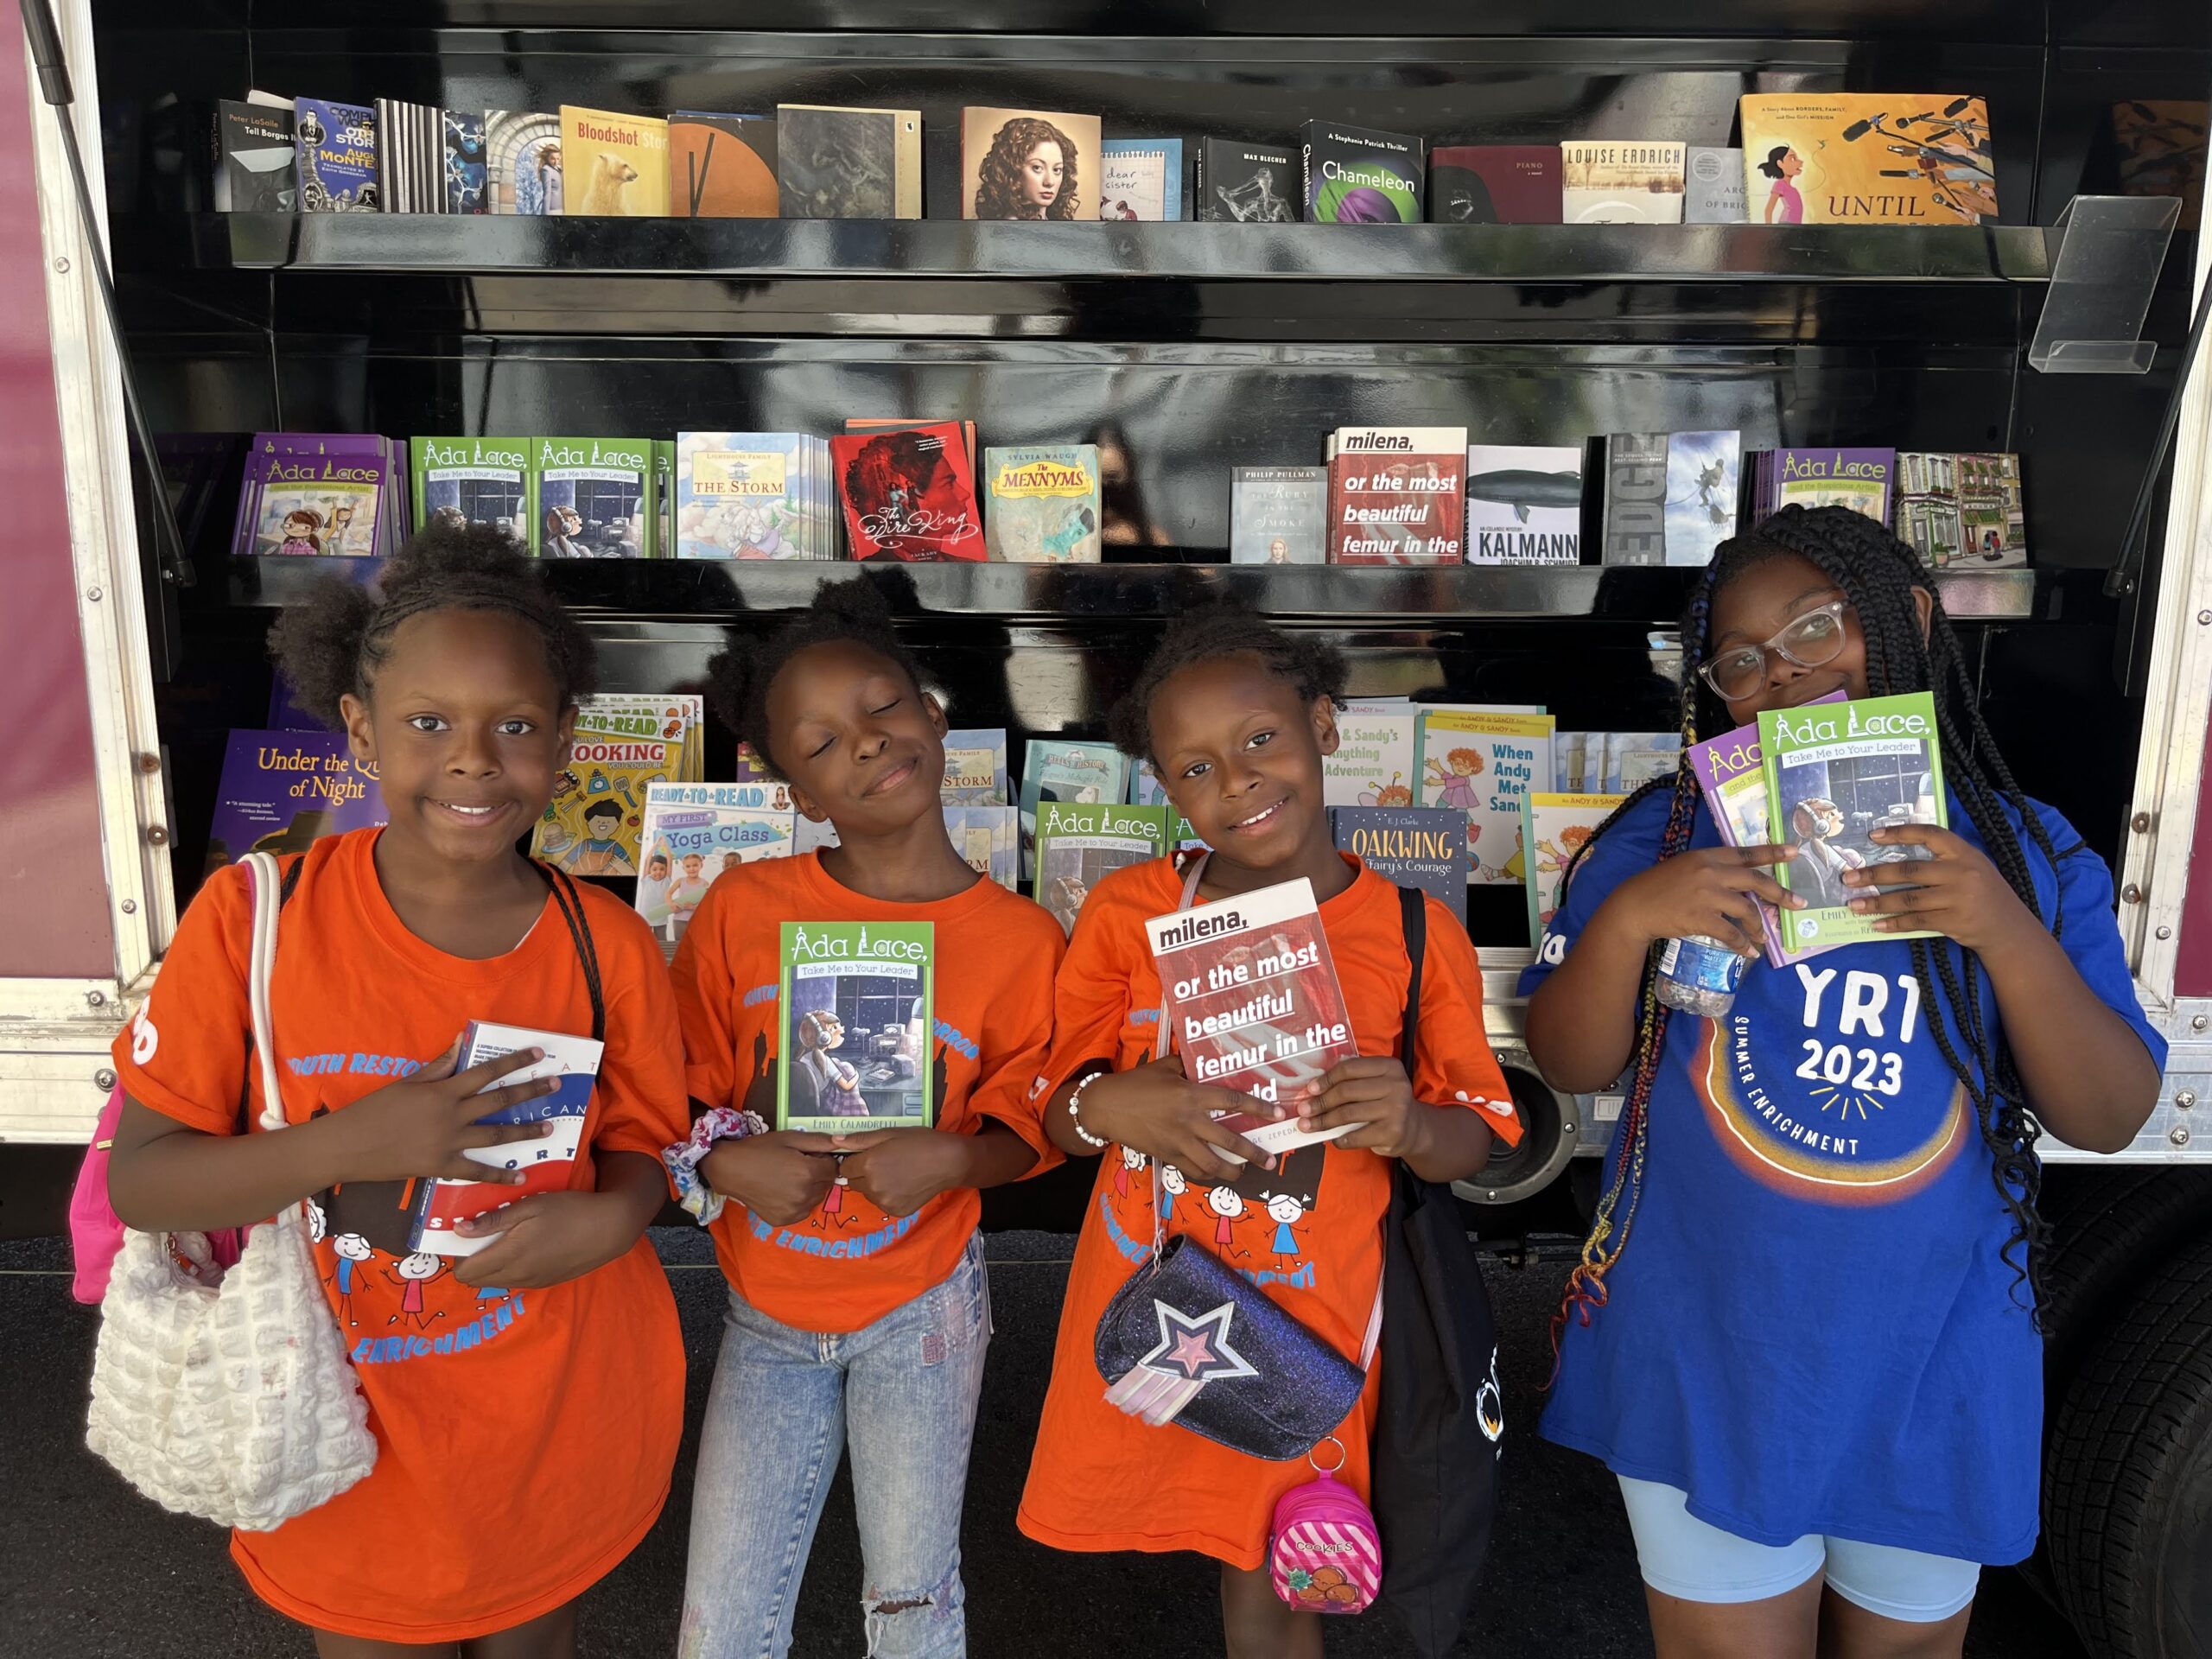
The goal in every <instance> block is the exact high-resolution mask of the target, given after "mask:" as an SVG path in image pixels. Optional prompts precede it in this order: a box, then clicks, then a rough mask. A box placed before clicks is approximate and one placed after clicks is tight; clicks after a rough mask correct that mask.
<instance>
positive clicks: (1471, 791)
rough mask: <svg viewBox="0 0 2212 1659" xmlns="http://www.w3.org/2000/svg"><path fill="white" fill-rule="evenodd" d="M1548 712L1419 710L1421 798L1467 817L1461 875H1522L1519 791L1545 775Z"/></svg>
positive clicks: (1475, 878)
mask: <svg viewBox="0 0 2212 1659" xmlns="http://www.w3.org/2000/svg"><path fill="white" fill-rule="evenodd" d="M1552 725H1553V722H1552V717H1551V716H1550V715H1531V714H1522V713H1517V712H1515V713H1508V712H1503V711H1500V710H1497V709H1484V708H1479V707H1440V706H1436V705H1431V706H1429V707H1427V708H1426V709H1423V710H1422V711H1421V723H1420V727H1419V728H1418V729H1419V732H1420V750H1419V753H1418V754H1417V755H1416V756H1415V760H1414V764H1415V766H1417V768H1418V769H1419V772H1420V776H1421V804H1422V805H1423V806H1447V807H1450V808H1452V810H1454V811H1457V812H1459V813H1461V814H1462V815H1464V816H1465V818H1466V820H1467V880H1468V883H1469V885H1471V886H1478V887H1491V886H1501V885H1503V886H1510V885H1511V884H1513V883H1515V882H1517V881H1521V880H1525V879H1526V877H1527V874H1528V861H1527V857H1526V854H1525V851H1524V849H1523V848H1522V844H1521V798H1522V796H1524V795H1526V794H1529V792H1530V791H1533V790H1535V789H1536V788H1538V787H1539V786H1540V785H1542V784H1543V783H1544V782H1545V781H1546V780H1547V779H1549V778H1550V777H1551V775H1552Z"/></svg>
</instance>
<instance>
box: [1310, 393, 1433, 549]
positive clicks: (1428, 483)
mask: <svg viewBox="0 0 2212 1659" xmlns="http://www.w3.org/2000/svg"><path fill="white" fill-rule="evenodd" d="M1466 488H1467V429H1466V428H1465V427H1464V426H1343V427H1338V429H1337V431H1336V435H1335V436H1334V437H1332V439H1331V440H1330V441H1329V519H1328V535H1327V540H1326V543H1325V547H1326V550H1327V554H1328V561H1329V563H1331V564H1422V565H1433V564H1460V563H1465V560H1466V556H1467V497H1466Z"/></svg>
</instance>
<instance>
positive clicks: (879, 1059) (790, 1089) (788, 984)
mask: <svg viewBox="0 0 2212 1659" xmlns="http://www.w3.org/2000/svg"><path fill="white" fill-rule="evenodd" d="M936 957H937V929H936V927H935V926H934V925H932V924H931V923H928V922H785V924H784V925H783V937H782V950H781V953H780V957H779V961H780V963H781V973H780V976H779V978H780V983H779V987H778V989H779V992H780V1000H779V1002H778V1005H777V1006H778V1007H779V1008H780V1009H781V1010H782V1020H783V1028H782V1030H781V1031H780V1032H779V1033H778V1041H777V1045H776V1050H777V1052H776V1127H777V1128H779V1129H810V1130H814V1131H817V1132H819V1133H822V1134H826V1135H855V1134H861V1133H863V1132H865V1131H867V1130H869V1129H906V1128H929V1127H930V1126H931V1124H933V1123H935V1122H936V1121H937V1107H938V1102H937V1099H936V1080H935V1077H934V1076H933V1070H934V1068H932V1066H931V1064H930V1033H931V1029H932V1027H934V1025H935V1008H934V1000H935V992H936V984H937V976H936Z"/></svg>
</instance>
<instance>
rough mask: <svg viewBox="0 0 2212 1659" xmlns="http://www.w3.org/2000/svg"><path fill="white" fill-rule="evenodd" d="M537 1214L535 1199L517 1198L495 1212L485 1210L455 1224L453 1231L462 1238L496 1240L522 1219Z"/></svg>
mask: <svg viewBox="0 0 2212 1659" xmlns="http://www.w3.org/2000/svg"><path fill="white" fill-rule="evenodd" d="M535 1214H537V1198H517V1199H516V1200H515V1201H514V1202H513V1203H512V1204H503V1205H500V1206H499V1208H498V1209H497V1210H486V1211H485V1212H484V1213H483V1214H482V1215H480V1216H472V1217H469V1218H468V1219H467V1221H464V1222H460V1223H457V1224H455V1225H454V1231H455V1232H456V1233H459V1234H460V1235H461V1236H462V1237H463V1238H496V1237H497V1236H499V1234H501V1233H504V1232H505V1231H506V1230H507V1229H508V1228H510V1227H512V1226H513V1225H514V1224H516V1223H517V1222H518V1221H520V1220H522V1219H523V1218H524V1217H526V1216H533V1215H535Z"/></svg>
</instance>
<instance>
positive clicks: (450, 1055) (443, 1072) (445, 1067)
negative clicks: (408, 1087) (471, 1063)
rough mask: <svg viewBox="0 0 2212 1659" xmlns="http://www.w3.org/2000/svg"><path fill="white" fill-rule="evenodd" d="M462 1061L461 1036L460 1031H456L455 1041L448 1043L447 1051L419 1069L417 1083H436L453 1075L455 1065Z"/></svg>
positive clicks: (416, 1076)
mask: <svg viewBox="0 0 2212 1659" xmlns="http://www.w3.org/2000/svg"><path fill="white" fill-rule="evenodd" d="M460 1063H461V1038H460V1035H459V1034H458V1033H455V1035H454V1039H453V1041H452V1042H450V1043H448V1044H447V1045H446V1052H444V1053H442V1054H441V1055H439V1056H438V1058H436V1059H435V1060H432V1061H431V1062H430V1063H429V1065H426V1066H424V1067H423V1069H422V1070H421V1071H417V1072H416V1074H415V1081H416V1082H417V1083H436V1082H438V1081H439V1080H440V1079H442V1078H444V1077H451V1076H453V1069H454V1066H456V1065H459V1064H460Z"/></svg>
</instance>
